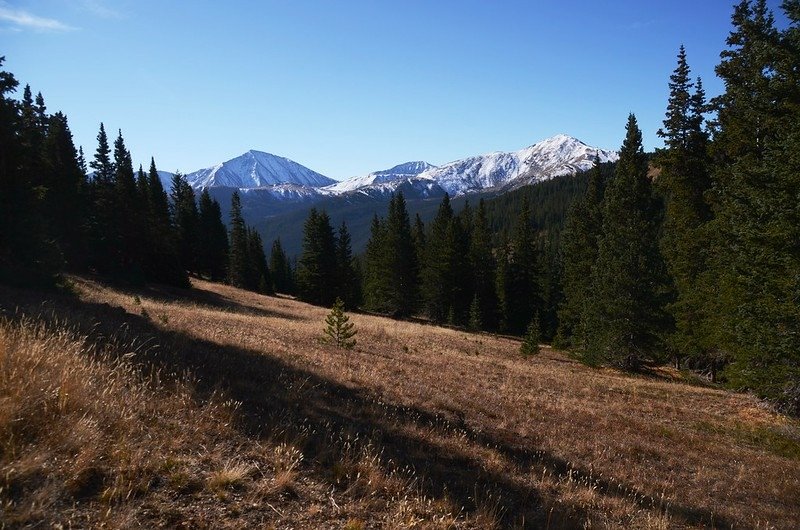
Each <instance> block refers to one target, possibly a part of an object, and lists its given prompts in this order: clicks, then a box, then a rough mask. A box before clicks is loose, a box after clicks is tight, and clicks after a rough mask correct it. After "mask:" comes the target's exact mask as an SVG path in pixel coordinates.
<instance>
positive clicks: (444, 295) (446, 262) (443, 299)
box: [422, 194, 457, 322]
mask: <svg viewBox="0 0 800 530" xmlns="http://www.w3.org/2000/svg"><path fill="white" fill-rule="evenodd" d="M453 217H454V216H453V208H452V207H451V206H450V197H449V196H448V195H447V194H445V196H444V197H443V198H442V202H441V204H440V205H439V210H438V212H437V213H436V217H435V218H434V219H433V221H432V222H431V224H430V228H429V229H428V233H427V234H426V239H427V241H426V244H425V260H424V266H423V269H422V292H423V296H424V305H425V313H426V314H427V315H428V317H429V318H430V319H431V320H433V321H434V322H443V321H444V320H445V318H446V317H447V316H448V313H449V311H450V308H451V305H452V294H453V283H454V282H455V281H457V279H456V278H455V277H454V275H453V274H452V271H451V266H452V263H453V256H452V255H451V252H452V248H451V245H450V244H449V243H450V241H451V239H452V237H450V238H449V237H448V230H451V224H452V221H453Z"/></svg>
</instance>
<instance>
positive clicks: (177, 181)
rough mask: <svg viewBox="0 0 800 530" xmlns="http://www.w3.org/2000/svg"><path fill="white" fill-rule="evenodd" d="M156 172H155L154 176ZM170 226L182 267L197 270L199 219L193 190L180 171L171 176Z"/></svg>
mask: <svg viewBox="0 0 800 530" xmlns="http://www.w3.org/2000/svg"><path fill="white" fill-rule="evenodd" d="M157 176H158V174H157V173H156V177H157ZM170 198H171V199H172V226H173V227H174V230H175V236H176V240H177V246H178V255H179V256H180V260H181V263H182V264H183V267H184V268H185V269H187V270H190V271H192V272H195V273H196V272H197V256H198V255H199V246H200V242H199V239H200V229H199V227H200V220H199V214H198V212H197V203H196V202H195V197H194V190H193V189H192V186H191V185H190V184H189V182H188V181H187V180H186V177H184V176H183V175H182V174H181V173H180V172H178V173H175V175H174V176H173V177H172V192H171V193H170Z"/></svg>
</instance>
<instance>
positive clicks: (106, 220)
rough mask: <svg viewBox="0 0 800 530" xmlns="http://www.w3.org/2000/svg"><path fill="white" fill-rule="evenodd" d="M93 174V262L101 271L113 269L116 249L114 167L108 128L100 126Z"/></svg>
mask: <svg viewBox="0 0 800 530" xmlns="http://www.w3.org/2000/svg"><path fill="white" fill-rule="evenodd" d="M89 167H91V168H92V169H93V170H94V172H93V175H92V180H91V182H90V185H89V201H90V212H91V214H90V219H89V233H90V256H91V257H90V261H91V263H92V264H93V265H94V266H95V267H96V268H97V269H98V270H100V271H103V272H108V271H109V270H111V269H112V268H113V267H114V265H115V263H116V260H115V259H114V251H115V249H116V248H117V246H118V245H117V241H116V240H117V237H118V234H117V231H116V229H115V226H116V223H115V221H116V211H115V207H116V196H115V191H114V164H113V162H112V161H111V148H110V147H109V144H108V136H107V135H106V131H105V127H104V126H103V124H102V123H100V132H98V133H97V150H96V151H95V154H94V158H93V159H92V161H91V162H90V163H89Z"/></svg>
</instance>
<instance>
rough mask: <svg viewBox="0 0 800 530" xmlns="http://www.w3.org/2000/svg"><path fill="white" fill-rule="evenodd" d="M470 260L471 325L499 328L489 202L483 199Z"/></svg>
mask: <svg viewBox="0 0 800 530" xmlns="http://www.w3.org/2000/svg"><path fill="white" fill-rule="evenodd" d="M469 261H470V266H471V268H472V278H473V282H472V292H473V302H472V305H471V306H470V322H471V326H472V327H473V328H474V325H475V323H476V322H477V321H479V322H480V324H481V326H480V329H495V328H496V326H497V294H496V291H495V263H494V255H493V253H492V242H491V234H490V233H489V223H488V220H487V218H486V203H485V202H484V200H483V199H481V200H480V202H479V203H478V209H477V211H476V212H475V214H474V216H473V222H472V230H471V237H470V244H469ZM473 306H474V307H473ZM476 313H477V314H476ZM473 316H476V318H473Z"/></svg>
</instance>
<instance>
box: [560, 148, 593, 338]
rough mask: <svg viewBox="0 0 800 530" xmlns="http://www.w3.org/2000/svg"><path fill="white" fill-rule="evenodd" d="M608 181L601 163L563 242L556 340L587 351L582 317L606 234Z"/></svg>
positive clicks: (578, 201) (571, 216) (579, 201)
mask: <svg viewBox="0 0 800 530" xmlns="http://www.w3.org/2000/svg"><path fill="white" fill-rule="evenodd" d="M604 192H605V180H604V178H603V174H602V172H601V170H600V165H599V163H597V162H596V163H595V166H594V168H593V169H592V170H591V172H590V176H589V183H588V185H587V188H586V192H585V193H584V195H583V196H582V197H579V198H578V199H576V200H575V201H574V202H573V204H572V206H571V207H570V209H569V213H568V215H567V220H566V224H565V227H564V233H563V234H562V238H561V254H562V263H563V276H562V280H561V283H562V285H563V290H564V301H563V302H562V304H561V306H560V308H559V310H558V320H559V328H558V332H557V340H558V342H559V344H560V345H561V346H566V347H576V348H579V349H582V348H584V347H585V339H586V335H585V331H584V330H583V329H582V328H581V326H580V323H581V315H582V314H583V313H584V311H585V306H586V304H587V303H588V301H589V299H590V298H591V297H592V296H593V291H592V267H593V266H594V264H595V262H596V261H597V247H598V243H599V239H600V235H601V233H602V230H603V194H604Z"/></svg>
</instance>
